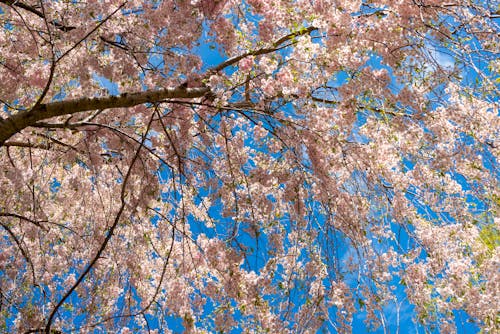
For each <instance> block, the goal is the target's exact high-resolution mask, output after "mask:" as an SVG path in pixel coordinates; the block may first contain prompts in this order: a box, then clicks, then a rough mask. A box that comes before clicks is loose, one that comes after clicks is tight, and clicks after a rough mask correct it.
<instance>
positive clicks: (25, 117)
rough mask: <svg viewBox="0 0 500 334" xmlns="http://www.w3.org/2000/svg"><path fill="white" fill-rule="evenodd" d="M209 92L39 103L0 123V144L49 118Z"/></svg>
mask: <svg viewBox="0 0 500 334" xmlns="http://www.w3.org/2000/svg"><path fill="white" fill-rule="evenodd" d="M209 91H210V90H209V88H207V87H198V88H185V87H181V86H179V87H174V88H164V89H161V90H150V91H145V92H139V93H130V94H127V93H124V94H121V95H118V96H106V97H97V98H80V99H73V100H65V101H57V102H51V103H42V104H40V105H38V106H36V107H35V108H33V109H30V110H25V111H21V112H18V113H17V114H14V115H12V116H10V117H9V118H7V119H3V120H0V145H3V144H4V143H5V141H6V140H7V139H9V138H10V137H12V136H13V135H14V134H16V133H18V132H20V131H21V130H23V129H25V128H26V127H28V126H31V125H33V124H35V123H36V122H38V121H41V120H45V119H49V118H52V117H57V116H63V115H72V114H76V113H78V112H83V111H90V110H97V109H110V108H127V107H133V106H136V105H139V104H143V103H148V102H149V103H154V102H160V101H163V100H166V99H172V98H186V99H192V98H197V97H202V96H204V95H206V94H207V93H209Z"/></svg>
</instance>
